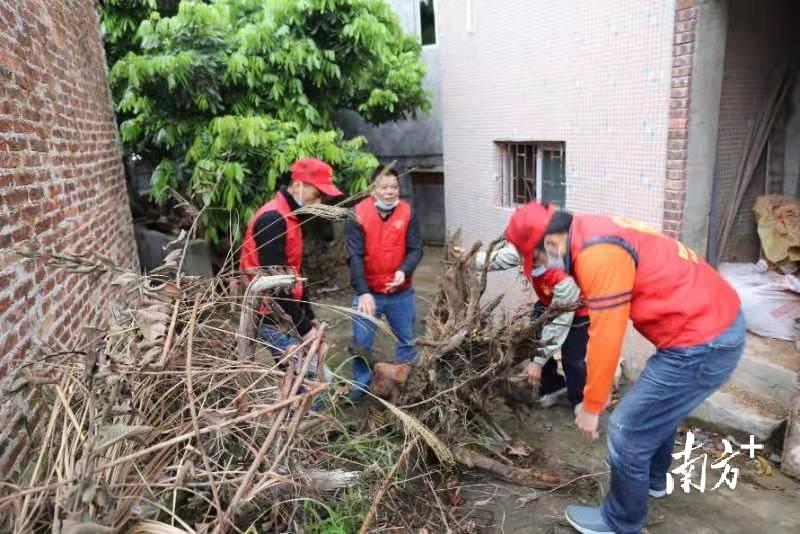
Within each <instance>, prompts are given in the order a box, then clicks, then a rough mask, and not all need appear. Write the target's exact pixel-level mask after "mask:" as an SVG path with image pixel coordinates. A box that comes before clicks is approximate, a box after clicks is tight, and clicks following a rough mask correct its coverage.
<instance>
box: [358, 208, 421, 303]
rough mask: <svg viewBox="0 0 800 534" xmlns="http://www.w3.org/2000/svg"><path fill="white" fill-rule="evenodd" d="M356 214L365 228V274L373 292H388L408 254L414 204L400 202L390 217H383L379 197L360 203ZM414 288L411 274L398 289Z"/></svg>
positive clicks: (398, 290)
mask: <svg viewBox="0 0 800 534" xmlns="http://www.w3.org/2000/svg"><path fill="white" fill-rule="evenodd" d="M355 212H356V217H357V218H358V222H359V224H360V225H361V228H362V229H363V231H364V274H365V275H366V278H367V286H368V287H369V290H370V291H371V292H372V293H386V284H388V283H390V282H392V280H394V273H395V272H397V271H398V270H399V269H400V266H401V265H403V260H405V257H406V234H407V233H408V225H409V223H410V221H411V206H410V205H409V204H408V203H407V202H404V201H402V200H401V201H400V203H399V204H398V205H397V207H396V208H395V209H394V211H393V212H392V214H391V215H389V217H388V218H386V219H385V220H384V219H381V216H380V215H379V214H378V208H377V207H376V206H375V200H374V199H373V198H372V197H370V198H365V199H364V200H362V201H361V202H359V203H358V205H356V209H355ZM409 287H411V277H410V276H409V277H408V278H406V281H405V282H404V283H403V285H402V286H400V287H399V288H397V290H396V292H400V291H403V290H404V289H407V288H409Z"/></svg>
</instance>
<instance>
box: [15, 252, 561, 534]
mask: <svg viewBox="0 0 800 534" xmlns="http://www.w3.org/2000/svg"><path fill="white" fill-rule="evenodd" d="M177 244H178V245H180V243H177ZM492 246H494V244H492V245H491V246H490V248H491V247H492ZM479 247H480V244H479V243H476V244H475V245H474V246H473V248H472V250H471V251H470V252H468V253H467V254H465V255H463V256H462V257H461V258H459V259H457V260H455V261H452V262H450V263H448V264H447V265H446V270H445V272H444V273H443V275H442V276H441V279H440V281H439V290H438V294H437V297H436V299H435V302H434V304H433V307H432V309H431V311H430V314H429V316H428V318H427V333H426V336H425V337H424V339H422V340H421V341H420V345H421V347H422V350H421V352H420V360H419V362H418V365H416V366H415V367H414V369H413V371H412V372H411V374H410V376H409V377H408V381H407V384H406V388H405V390H404V391H403V393H402V394H401V396H400V397H399V399H395V400H398V403H399V404H400V405H401V406H403V408H402V409H401V408H398V407H397V406H396V405H394V404H391V403H387V402H385V401H384V404H385V405H386V406H387V407H388V408H389V410H388V411H387V412H385V414H391V415H394V416H396V417H397V419H398V420H399V421H400V422H401V423H402V424H401V425H400V428H401V432H400V433H398V432H397V428H398V425H396V424H395V423H393V422H392V421H391V420H389V421H386V422H380V423H378V424H363V423H364V422H363V421H362V422H360V423H358V424H357V425H355V427H354V426H353V425H352V424H350V423H344V422H342V421H340V420H337V419H336V418H335V417H331V416H330V415H328V414H317V413H312V412H310V408H311V406H312V402H313V400H314V397H315V395H317V394H319V393H321V392H323V391H324V390H325V389H326V387H327V385H326V384H325V383H323V382H321V381H317V380H316V379H313V378H309V377H308V373H307V371H308V370H309V369H310V368H311V369H315V368H317V369H321V368H322V363H323V360H324V353H323V352H322V351H319V354H318V349H319V347H320V344H321V342H322V339H321V338H318V339H315V340H311V341H309V342H307V343H305V344H304V345H306V346H303V347H301V350H298V351H295V352H293V353H291V354H287V355H286V357H285V358H284V360H283V362H275V361H274V360H273V359H272V358H271V357H270V356H267V355H266V352H265V351H259V350H257V348H258V345H257V344H256V343H254V340H253V339H252V338H253V337H254V331H255V321H254V320H253V318H254V314H253V313H252V312H253V310H254V309H255V308H256V306H257V303H258V302H259V301H260V299H259V298H258V296H259V294H261V293H264V292H266V293H267V294H269V293H270V292H271V291H274V290H275V288H276V287H278V286H284V285H285V284H287V283H290V282H291V280H292V279H293V277H292V276H287V275H286V273H285V272H280V271H276V272H271V273H269V275H268V276H266V277H265V278H264V279H262V281H261V283H260V284H253V285H251V287H250V288H249V289H248V291H247V292H246V294H245V295H244V296H242V295H239V294H237V291H235V290H231V289H230V288H231V287H233V286H235V284H234V283H233V280H234V278H235V277H234V275H232V274H231V275H228V276H219V277H217V278H215V279H200V278H195V277H188V276H184V275H182V274H180V272H181V269H180V266H181V262H182V257H183V255H182V251H181V250H180V249H178V250H176V251H175V252H173V253H171V254H170V255H169V256H168V257H167V260H166V262H165V264H164V266H162V267H161V268H159V269H158V270H156V271H154V272H151V273H149V274H148V276H146V277H142V276H140V275H138V274H136V273H130V272H124V271H121V270H119V269H117V268H116V267H114V265H113V264H112V263H111V262H110V261H109V260H107V259H105V258H102V257H100V256H98V255H92V256H89V257H87V256H80V255H71V254H60V255H59V254H51V255H50V257H49V262H48V263H49V265H50V266H53V267H57V268H61V269H67V270H70V271H73V272H82V273H85V274H87V275H91V276H95V275H98V276H103V275H108V273H111V275H113V276H115V277H116V278H115V281H114V283H115V284H117V285H119V286H120V287H123V288H126V289H127V290H128V291H130V292H132V293H134V294H136V295H138V299H137V305H136V307H135V308H134V309H132V310H129V311H128V312H127V313H125V314H123V315H122V316H121V317H115V318H111V319H109V324H110V326H109V327H108V329H106V330H102V331H100V330H96V329H90V328H87V329H86V335H85V336H84V343H83V344H82V345H81V346H80V347H77V348H76V347H72V348H70V349H66V348H55V349H53V350H50V351H49V352H47V351H45V350H44V349H42V354H41V357H40V358H38V359H37V363H36V365H31V366H29V367H27V368H24V369H22V370H21V371H18V372H17V375H16V378H15V380H14V383H13V384H12V387H11V388H10V391H9V393H10V394H19V395H29V394H30V393H31V391H32V390H35V391H37V392H38V395H39V397H40V399H41V400H42V401H43V402H44V403H45V406H47V407H48V408H49V410H48V412H47V416H46V417H47V423H46V425H45V426H44V428H43V429H42V430H41V432H40V433H39V434H38V435H37V436H35V439H34V440H33V441H34V443H35V446H34V448H33V451H32V456H31V462H30V465H29V466H28V468H27V470H26V471H25V472H24V473H23V474H22V476H20V477H18V478H17V479H16V480H14V481H13V483H2V482H0V530H2V531H6V530H8V531H14V532H29V531H54V532H58V533H63V534H77V533H79V532H114V531H118V530H120V529H132V530H131V531H135V532H139V533H145V532H208V533H211V532H228V531H230V532H244V531H248V529H251V530H250V531H300V530H301V529H302V527H300V526H299V525H303V523H304V520H305V519H308V517H309V508H308V505H309V503H314V505H316V504H320V505H321V506H322V507H323V508H325V509H326V510H328V511H329V512H330V509H329V508H328V507H327V505H326V504H325V502H326V500H327V502H328V503H329V504H330V503H331V500H332V499H338V502H340V503H341V502H343V500H345V501H347V500H352V499H357V500H360V502H362V503H364V504H367V505H370V506H369V510H367V509H366V508H364V509H362V510H360V512H359V513H358V514H356V515H357V516H358V517H360V518H365V519H364V525H362V531H364V532H366V530H367V529H368V527H370V526H371V524H372V525H374V526H376V527H379V526H394V527H397V526H398V525H401V526H402V528H406V529H419V528H422V527H428V528H433V529H434V530H435V531H439V530H443V529H451V528H452V529H454V530H459V529H461V530H460V531H462V532H466V531H470V529H469V528H464V527H463V525H464V524H473V525H474V520H473V519H471V518H466V519H465V518H463V517H462V518H457V517H456V515H457V514H454V513H453V512H452V511H450V510H448V509H447V507H446V506H442V504H441V503H440V502H439V496H438V494H437V490H436V488H435V486H436V484H437V482H434V479H433V478H431V476H429V474H430V472H431V471H433V470H439V478H438V479H436V480H438V481H439V482H441V480H442V477H443V476H445V475H443V474H442V473H444V472H447V471H448V470H449V468H450V466H451V465H452V464H454V463H460V464H462V465H466V466H468V467H478V468H481V469H484V470H488V471H491V472H492V473H494V474H495V475H497V476H499V477H501V478H504V479H506V480H509V481H512V482H516V483H520V484H526V485H531V486H535V487H548V488H553V487H556V486H560V485H563V484H565V483H566V482H567V481H568V480H569V479H571V478H572V477H573V476H574V473H570V472H568V470H564V469H556V468H553V467H552V466H549V465H545V462H543V461H542V459H541V458H540V457H538V456H537V455H536V454H527V453H526V454H527V456H526V464H525V465H514V464H513V463H511V462H510V461H509V460H508V459H507V456H505V455H504V454H503V449H504V447H505V444H507V442H508V439H507V435H506V433H505V432H504V431H503V430H502V429H501V428H499V427H498V426H497V425H496V424H495V423H493V422H492V418H491V416H490V415H489V414H490V413H491V412H492V410H493V408H494V406H495V403H497V402H499V401H501V400H502V398H503V397H504V396H505V394H506V388H507V385H508V379H509V377H510V376H511V375H512V374H514V373H515V366H516V364H517V363H518V362H520V361H521V360H523V359H525V358H527V357H528V356H529V354H530V352H531V351H532V350H533V349H534V347H535V346H536V345H537V341H536V340H535V339H534V337H533V333H534V332H535V331H536V329H537V328H538V325H539V324H541V323H542V322H543V321H545V320H547V318H549V317H550V316H551V315H552V314H549V315H546V316H545V317H543V318H541V319H539V320H537V321H531V320H530V319H529V317H528V314H527V312H526V313H524V314H520V315H518V316H515V317H511V318H508V317H506V316H504V315H502V314H499V313H495V311H496V310H497V308H498V305H499V304H500V298H498V299H495V300H493V301H491V302H488V303H484V302H481V297H482V296H483V293H484V291H485V289H486V271H485V270H484V271H483V272H481V273H476V271H475V268H474V267H473V265H474V255H475V253H476V252H477V251H478V249H479ZM21 254H22V255H25V256H28V257H35V256H36V253H35V252H33V251H21ZM243 309H244V310H249V311H247V312H246V313H242V310H243ZM274 312H275V313H278V311H277V310H274ZM289 360H292V361H293V362H294V364H295V366H286V365H282V363H285V362H287V361H289ZM292 369H295V371H293V370H292ZM298 369H299V370H298ZM332 415H334V416H335V415H336V413H335V412H334V413H333V414H332ZM384 419H391V417H386V418H384ZM317 420H326V421H328V422H332V423H333V424H332V425H323V427H324V428H322V429H320V428H319V427H316V426H315V425H313V422H315V421H317ZM309 423H312V424H309ZM331 428H333V430H331ZM308 429H311V430H308ZM306 430H308V431H307V432H306ZM401 434H402V435H405V436H406V438H407V440H406V442H405V443H401V442H400V440H399V439H398V438H399V437H400V435H401ZM487 436H488V438H487ZM423 444H424V445H425V446H423ZM426 450H432V451H433V452H434V453H435V455H436V457H437V458H438V460H439V461H438V462H430V461H429V457H428V454H426V452H425V451H426ZM441 467H444V468H445V469H444V470H443V471H442V469H441ZM387 472H388V475H385V473H387ZM400 472H403V473H415V476H414V477H411V476H410V475H409V477H408V478H415V479H417V481H418V482H419V484H421V488H422V490H421V491H423V492H425V493H426V494H427V495H428V497H423V496H422V494H420V492H419V491H417V489H415V488H419V487H420V486H419V485H418V486H416V487H410V488H408V489H404V488H403V485H402V484H397V483H396V482H393V479H394V478H395V475H398V476H400V475H399V473H400ZM423 481H424V483H423ZM359 492H360V493H359ZM332 495H335V497H331V496H332ZM403 499H406V500H405V501H404V500H403ZM314 513H316V512H314ZM329 515H331V516H332V515H333V514H332V513H329ZM470 522H471V523H470ZM359 523H360V520H359ZM252 529H254V530H252ZM345 530H347V529H345Z"/></svg>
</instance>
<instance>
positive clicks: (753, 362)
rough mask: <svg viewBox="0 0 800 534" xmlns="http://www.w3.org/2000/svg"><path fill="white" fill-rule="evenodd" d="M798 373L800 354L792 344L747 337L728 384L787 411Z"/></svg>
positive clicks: (753, 336)
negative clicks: (778, 405)
mask: <svg viewBox="0 0 800 534" xmlns="http://www.w3.org/2000/svg"><path fill="white" fill-rule="evenodd" d="M798 371H800V352H798V351H797V350H796V349H795V346H794V343H792V342H789V341H782V340H776V339H768V338H763V337H760V336H756V335H753V334H748V336H747V344H746V346H745V351H744V354H742V359H741V361H740V362H739V366H738V367H737V368H736V371H734V373H733V376H732V377H731V380H730V383H731V384H733V385H734V386H736V387H737V388H739V389H741V390H745V391H749V392H751V393H753V394H755V395H758V396H761V397H766V398H768V399H771V400H773V401H774V402H776V403H778V404H780V405H781V406H784V407H785V408H787V409H788V408H789V406H790V405H791V402H792V396H793V395H794V391H795V389H794V386H795V382H796V380H797V372H798Z"/></svg>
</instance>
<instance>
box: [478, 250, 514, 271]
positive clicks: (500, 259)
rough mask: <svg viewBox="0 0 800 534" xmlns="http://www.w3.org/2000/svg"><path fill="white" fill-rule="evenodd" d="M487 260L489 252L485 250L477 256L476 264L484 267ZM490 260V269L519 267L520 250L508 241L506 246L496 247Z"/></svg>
mask: <svg viewBox="0 0 800 534" xmlns="http://www.w3.org/2000/svg"><path fill="white" fill-rule="evenodd" d="M486 261H487V254H486V252H485V251H483V250H482V251H480V252H478V254H477V255H476V256H475V266H476V267H477V268H478V269H482V268H483V266H484V265H486ZM488 261H489V270H490V271H506V270H508V269H513V268H515V267H519V266H520V264H521V262H520V258H519V252H517V249H516V247H514V245H512V244H511V243H506V244H505V245H504V246H502V247H500V248H498V249H495V250H494V251H493V252H492V256H491V258H489V260H488Z"/></svg>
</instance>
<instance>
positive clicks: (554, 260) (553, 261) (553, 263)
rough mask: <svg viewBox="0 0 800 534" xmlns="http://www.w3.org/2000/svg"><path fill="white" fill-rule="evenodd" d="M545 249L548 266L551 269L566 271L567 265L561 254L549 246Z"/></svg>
mask: <svg viewBox="0 0 800 534" xmlns="http://www.w3.org/2000/svg"><path fill="white" fill-rule="evenodd" d="M545 249H546V250H547V266H548V267H549V268H551V269H559V270H562V271H566V270H567V265H566V263H565V262H564V257H563V256H562V255H561V254H559V252H558V250H553V249H551V248H550V247H548V246H545Z"/></svg>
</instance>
